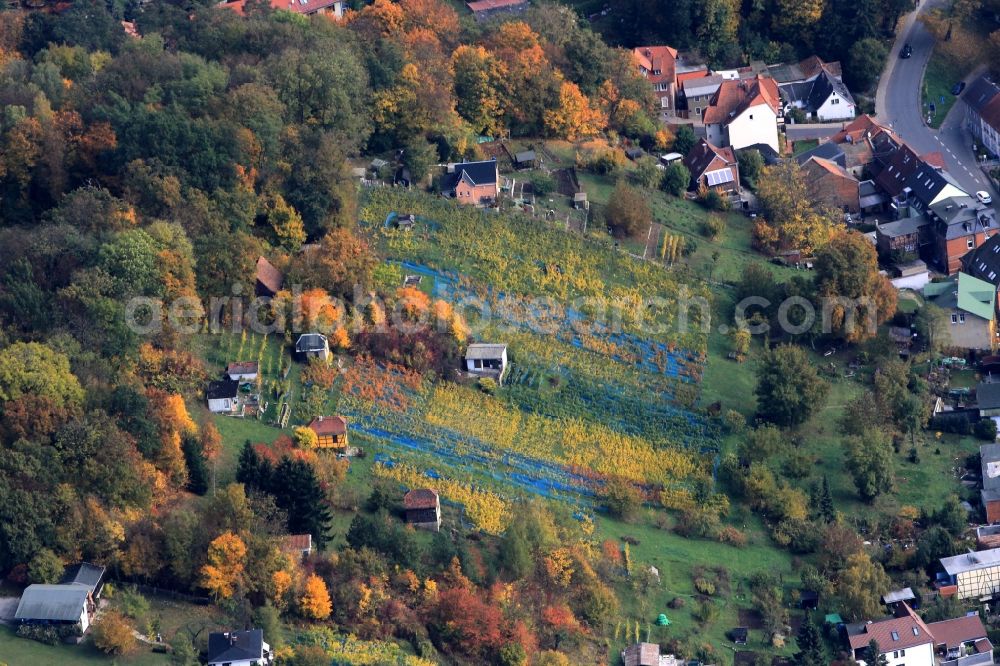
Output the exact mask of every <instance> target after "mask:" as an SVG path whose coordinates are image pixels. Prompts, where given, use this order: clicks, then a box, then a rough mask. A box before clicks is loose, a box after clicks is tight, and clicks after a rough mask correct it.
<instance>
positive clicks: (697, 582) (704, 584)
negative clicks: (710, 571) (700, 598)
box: [694, 578, 715, 596]
mask: <svg viewBox="0 0 1000 666" xmlns="http://www.w3.org/2000/svg"><path fill="white" fill-rule="evenodd" d="M694 589H696V590H698V592H700V593H701V594H704V595H707V596H712V595H714V594H715V583H713V582H712V581H710V580H706V579H704V578H695V579H694Z"/></svg>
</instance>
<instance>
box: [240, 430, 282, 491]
mask: <svg viewBox="0 0 1000 666" xmlns="http://www.w3.org/2000/svg"><path fill="white" fill-rule="evenodd" d="M272 475H273V471H272V469H271V463H270V462H269V461H267V460H265V459H263V458H261V457H260V456H259V455H258V454H257V451H256V450H255V449H254V447H253V444H252V443H251V442H250V440H249V439H248V440H247V441H246V442H245V443H244V444H243V450H242V451H240V459H239V461H238V462H237V463H236V480H237V481H239V482H240V483H242V484H243V485H244V486H246V488H247V490H260V491H264V492H269V491H270V488H271V476H272Z"/></svg>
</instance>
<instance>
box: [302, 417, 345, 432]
mask: <svg viewBox="0 0 1000 666" xmlns="http://www.w3.org/2000/svg"><path fill="white" fill-rule="evenodd" d="M309 428H310V429H312V431H313V432H315V433H316V434H317V435H319V436H320V437H322V436H323V435H343V434H345V433H346V432H347V419H345V418H344V417H343V416H317V417H316V418H314V419H313V420H312V422H311V423H310V424H309Z"/></svg>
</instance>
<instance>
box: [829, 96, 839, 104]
mask: <svg viewBox="0 0 1000 666" xmlns="http://www.w3.org/2000/svg"><path fill="white" fill-rule="evenodd" d="M830 104H840V100H839V99H837V98H836V97H834V98H833V99H831V100H830Z"/></svg>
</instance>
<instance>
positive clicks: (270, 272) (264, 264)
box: [257, 257, 285, 294]
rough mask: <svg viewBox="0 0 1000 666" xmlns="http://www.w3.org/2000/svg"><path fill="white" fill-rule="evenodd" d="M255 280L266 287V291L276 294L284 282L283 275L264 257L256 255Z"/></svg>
mask: <svg viewBox="0 0 1000 666" xmlns="http://www.w3.org/2000/svg"><path fill="white" fill-rule="evenodd" d="M257 281H258V282H260V283H261V284H262V285H264V286H265V287H267V289H268V291H270V292H271V293H273V294H276V293H278V292H279V291H281V286H282V285H283V284H284V282H285V276H284V275H282V274H281V271H279V270H278V269H277V268H275V267H274V264H272V263H271V262H270V261H268V260H267V259H266V258H265V257H258V258H257Z"/></svg>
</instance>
